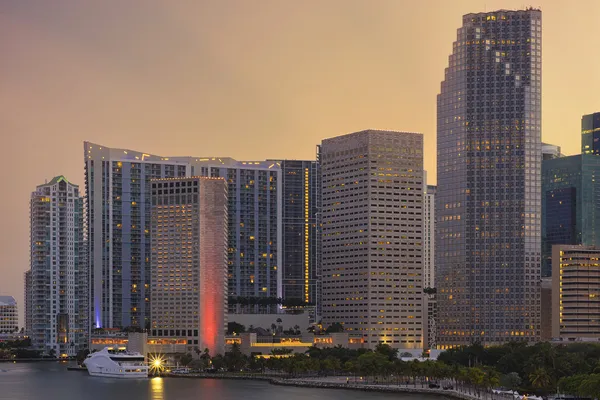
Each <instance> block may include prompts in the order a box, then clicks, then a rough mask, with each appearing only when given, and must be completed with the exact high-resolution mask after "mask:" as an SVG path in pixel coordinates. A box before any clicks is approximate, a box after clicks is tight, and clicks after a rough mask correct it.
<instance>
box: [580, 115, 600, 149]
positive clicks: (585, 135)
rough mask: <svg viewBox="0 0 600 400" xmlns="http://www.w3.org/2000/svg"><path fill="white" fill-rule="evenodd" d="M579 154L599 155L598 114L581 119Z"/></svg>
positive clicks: (599, 131)
mask: <svg viewBox="0 0 600 400" xmlns="http://www.w3.org/2000/svg"><path fill="white" fill-rule="evenodd" d="M581 139H582V140H581V153H583V154H595V155H599V154H600V112H596V113H593V114H588V115H584V116H583V117H581Z"/></svg>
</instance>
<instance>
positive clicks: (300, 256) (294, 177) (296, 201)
mask: <svg viewBox="0 0 600 400" xmlns="http://www.w3.org/2000/svg"><path fill="white" fill-rule="evenodd" d="M280 163H281V178H282V208H283V211H282V241H283V243H282V251H283V254H282V259H283V264H282V269H283V291H282V295H283V298H284V299H286V300H288V301H289V300H300V301H301V302H303V303H306V304H311V305H313V306H315V307H317V308H318V306H319V304H318V302H319V294H320V287H319V284H320V279H319V273H320V268H319V261H320V253H321V248H320V244H321V241H320V235H321V228H320V226H319V221H318V216H319V210H320V200H321V184H320V167H319V163H318V162H317V161H300V160H282V161H280Z"/></svg>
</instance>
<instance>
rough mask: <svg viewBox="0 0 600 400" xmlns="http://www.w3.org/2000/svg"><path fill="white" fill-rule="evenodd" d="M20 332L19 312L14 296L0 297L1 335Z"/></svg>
mask: <svg viewBox="0 0 600 400" xmlns="http://www.w3.org/2000/svg"><path fill="white" fill-rule="evenodd" d="M18 330H19V310H18V308H17V301H16V300H15V298H14V297H12V296H0V333H13V332H16V331H18Z"/></svg>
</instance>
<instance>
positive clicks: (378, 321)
mask: <svg viewBox="0 0 600 400" xmlns="http://www.w3.org/2000/svg"><path fill="white" fill-rule="evenodd" d="M319 157H320V162H321V176H322V182H321V187H322V188H323V189H322V196H323V197H322V223H323V233H322V235H323V236H322V252H323V253H322V254H323V259H322V273H321V276H322V279H323V283H322V284H323V293H322V309H323V325H324V326H325V327H327V326H329V325H331V324H334V323H341V324H343V326H344V328H345V330H346V331H348V332H352V333H358V334H362V336H363V339H364V341H365V343H367V344H368V347H369V348H375V346H377V345H378V344H380V343H383V344H388V345H390V346H392V347H394V348H401V349H420V348H421V347H422V338H423V336H422V329H423V327H422V325H423V323H422V317H423V315H422V297H423V287H422V273H423V135H421V134H418V133H405V132H391V131H379V130H366V131H362V132H356V133H351V134H349V135H344V136H338V137H334V138H331V139H325V140H323V143H322V145H321V152H320V156H319Z"/></svg>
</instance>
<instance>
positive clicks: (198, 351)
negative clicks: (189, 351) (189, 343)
mask: <svg viewBox="0 0 600 400" xmlns="http://www.w3.org/2000/svg"><path fill="white" fill-rule="evenodd" d="M194 353H196V355H197V356H198V358H200V353H201V351H200V349H199V348H198V346H196V347H194Z"/></svg>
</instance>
